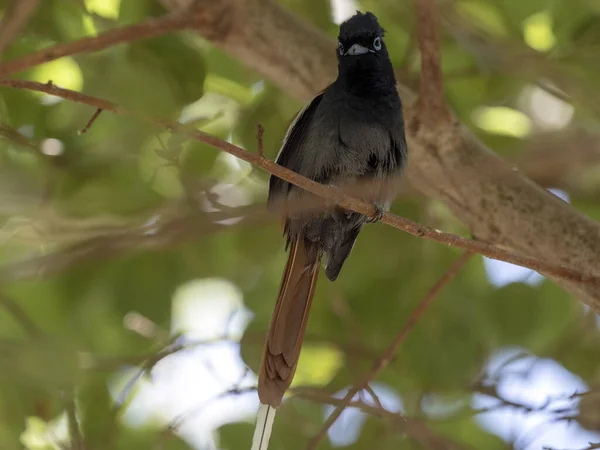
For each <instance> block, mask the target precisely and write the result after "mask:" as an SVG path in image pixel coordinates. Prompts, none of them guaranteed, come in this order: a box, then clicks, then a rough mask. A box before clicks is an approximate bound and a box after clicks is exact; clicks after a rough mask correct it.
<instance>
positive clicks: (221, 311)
mask: <svg viewBox="0 0 600 450" xmlns="http://www.w3.org/2000/svg"><path fill="white" fill-rule="evenodd" d="M215 1H216V0H215ZM11 3H12V2H9V1H7V0H3V1H0V6H1V7H2V10H3V11H4V12H6V10H7V8H8V6H9V5H10V4H11ZM280 3H282V4H284V5H285V6H286V7H288V8H289V9H290V10H291V11H292V13H293V14H296V15H298V16H300V17H302V18H303V19H304V20H306V21H308V22H311V23H312V24H313V25H315V26H317V27H319V28H320V29H322V30H323V31H324V32H325V33H327V34H329V35H331V36H332V37H335V36H336V33H337V29H338V24H339V23H340V22H341V21H342V20H344V19H345V18H347V17H349V16H350V15H352V14H353V12H354V11H355V10H356V9H361V10H366V9H369V10H371V11H373V12H374V13H375V14H377V15H378V16H379V17H380V20H381V22H382V24H383V26H384V27H385V29H386V31H387V38H386V42H387V46H388V48H389V50H390V53H391V57H392V60H393V63H394V65H395V67H396V68H397V70H398V72H399V74H401V75H402V77H403V79H405V80H409V79H414V80H415V83H416V82H417V80H418V68H419V61H418V51H415V40H414V35H415V23H414V10H413V2H412V1H409V0H400V1H399V0H377V1H374V0H364V1H358V0H331V2H330V1H325V0H280ZM446 3H448V2H446ZM451 7H452V8H453V9H454V10H455V12H456V16H454V19H453V20H452V21H449V20H445V19H444V18H443V17H442V25H443V26H442V31H441V34H442V54H443V69H444V75H445V82H446V96H447V99H448V102H449V103H450V105H451V106H452V108H453V109H454V110H455V111H456V113H457V115H458V116H459V118H460V119H461V120H462V121H463V122H464V123H465V124H467V125H468V126H469V127H470V129H471V130H472V131H473V132H474V133H476V134H477V135H478V136H479V137H480V138H481V139H482V140H483V141H484V142H485V143H486V144H488V145H489V146H490V148H492V149H493V150H494V151H495V152H497V154H498V155H500V156H501V157H503V158H505V159H506V160H507V161H509V162H510V163H511V164H515V165H517V166H518V167H519V168H520V169H521V170H522V171H523V172H524V173H525V174H526V175H527V176H529V177H530V178H531V179H532V180H534V181H535V182H537V183H539V184H540V185H541V186H543V187H545V188H547V189H549V190H551V191H552V192H553V193H554V194H555V195H557V196H559V197H561V198H562V199H563V200H565V201H567V202H570V203H572V204H573V206H574V207H575V208H577V209H578V210H580V211H582V212H584V213H585V214H587V215H589V216H591V217H592V218H598V217H600V208H599V206H598V205H599V202H598V200H599V199H600V164H599V162H600V134H599V133H600V132H599V128H600V127H599V123H600V122H599V121H598V118H599V115H598V114H599V111H598V104H599V102H598V97H599V94H600V85H599V82H598V80H599V79H600V77H599V75H600V59H599V58H598V54H599V51H600V31H599V30H600V2H599V1H597V0H526V1H521V0H456V1H454V2H451ZM165 13H166V10H165V9H164V6H163V5H161V4H160V3H159V2H157V1H155V0H42V1H40V2H39V5H38V7H37V9H36V10H35V12H34V14H33V15H32V17H31V18H30V20H29V21H28V23H27V25H26V26H25V27H24V28H23V30H22V31H21V33H20V34H19V35H18V37H17V38H16V39H15V40H14V41H13V42H12V43H11V45H10V46H9V47H8V48H7V49H6V50H5V52H4V55H3V58H4V59H11V58H17V57H20V56H23V55H26V54H28V53H31V52H34V51H36V50H38V49H40V48H43V47H47V46H51V45H54V44H56V43H60V42H69V41H74V40H77V39H81V38H83V37H86V36H93V35H95V34H98V33H102V32H105V31H107V30H110V29H113V28H116V27H122V26H127V25H131V24H134V23H137V22H140V21H143V20H146V19H148V18H151V17H158V16H162V15H164V14H165ZM298 39H299V41H298V42H301V39H302V38H301V37H299V38H298ZM334 50H335V48H332V58H334V57H335V56H334V54H335V53H334ZM290 51H293V49H290ZM18 77H20V78H23V79H28V80H36V81H40V82H42V83H46V82H48V81H49V80H52V82H53V83H54V84H55V85H58V86H61V87H64V88H68V89H72V90H76V91H82V92H85V93H87V94H90V95H94V96H98V97H101V98H106V99H110V100H112V101H114V102H116V103H118V104H119V105H122V106H123V107H125V108H128V109H130V110H134V111H138V112H142V113H144V114H151V115H157V116H162V117H168V118H172V119H177V120H180V121H182V122H185V123H190V124H193V125H195V126H197V127H198V128H200V129H201V130H203V131H205V132H207V133H211V134H214V135H216V136H219V137H220V138H222V139H225V140H228V141H231V142H233V143H235V144H236V145H239V146H241V147H244V148H246V149H248V150H250V151H256V148H257V142H256V137H255V136H256V126H257V124H258V123H261V124H262V125H263V126H264V127H265V130H266V131H265V134H264V145H265V155H266V156H268V157H270V158H274V157H275V155H276V154H277V151H278V149H279V144H280V142H281V139H282V137H283V135H284V133H285V131H286V128H287V126H288V124H289V122H290V121H291V120H292V119H293V117H294V115H295V113H296V112H297V111H298V110H299V109H300V108H301V106H302V104H300V103H298V102H297V101H296V100H294V99H293V98H292V96H290V95H288V94H287V93H286V92H283V91H282V90H280V89H279V88H277V87H276V86H275V85H274V84H273V83H272V82H271V81H270V80H266V79H263V78H262V77H261V76H260V75H259V74H257V73H255V72H253V71H251V70H249V69H247V68H246V67H245V66H244V65H243V64H242V63H240V62H238V61H236V60H234V59H232V58H231V57H229V56H228V55H226V54H225V53H223V52H222V51H220V50H219V49H217V48H215V47H214V46H212V45H211V44H210V43H209V42H207V41H205V40H203V39H202V38H201V37H200V36H199V35H198V34H195V33H193V32H178V33H171V34H169V35H165V36H163V37H160V38H155V39H151V40H147V41H141V42H137V43H130V44H121V45H117V46H114V47H110V48H108V49H105V50H103V51H100V52H97V53H92V54H82V55H78V56H76V57H65V58H61V59H59V60H56V61H53V62H50V63H47V64H42V65H39V66H37V67H35V68H33V69H30V70H27V71H26V72H23V73H20V74H19V75H18ZM93 112H94V110H93V109H92V108H90V107H86V106H82V105H76V104H73V103H70V102H68V101H63V100H60V99H58V98H55V97H51V96H48V95H46V94H40V93H34V92H28V91H16V90H11V89H8V88H1V89H0V160H1V164H0V241H1V245H0V260H1V266H0V280H1V281H2V285H1V286H0V364H1V365H0V448H2V449H17V448H26V449H30V450H46V449H63V448H86V449H109V448H118V449H138V448H139V449H169V450H175V449H186V448H193V449H217V448H218V449H231V450H237V449H242V448H249V447H250V442H251V436H252V431H253V427H254V423H253V421H254V417H255V413H256V410H257V407H258V399H257V396H256V392H255V391H253V390H252V388H253V387H254V386H255V383H256V369H257V366H258V363H259V360H260V352H261V348H262V345H263V339H264V335H265V333H266V329H267V326H268V322H269V319H270V316H271V312H272V308H273V304H274V301H275V297H276V295H277V290H278V287H279V281H280V277H281V273H282V270H283V267H284V265H285V260H286V254H285V252H284V248H283V246H284V241H283V239H282V238H281V230H280V227H279V224H278V223H277V221H276V220H275V218H273V217H264V218H263V219H264V220H261V221H260V222H259V223H253V224H250V225H249V224H246V223H245V222H244V221H243V220H242V219H241V217H240V214H241V213H239V212H238V213H236V209H235V208H241V209H238V210H237V211H242V210H244V209H243V208H244V207H245V206H248V205H253V204H256V205H261V204H263V203H264V201H265V199H266V193H267V191H266V187H267V174H265V173H264V172H262V171H260V170H258V169H255V168H252V167H251V166H250V165H249V164H247V163H245V162H243V161H240V160H237V159H235V158H234V157H232V156H230V155H227V154H225V153H222V152H219V151H217V150H215V149H213V148H211V147H209V146H207V145H204V144H201V143H198V142H191V141H189V140H186V139H183V138H180V137H178V136H175V137H174V136H171V135H170V133H168V132H166V131H165V130H159V129H156V128H154V127H150V126H148V125H146V124H143V123H141V122H139V121H135V120H132V119H128V118H124V117H121V116H115V115H111V114H110V113H106V112H104V113H102V114H101V115H100V116H99V118H98V119H97V120H96V122H95V123H94V124H93V126H92V127H91V128H90V130H89V131H87V132H86V133H85V134H78V130H81V129H82V128H83V127H84V126H85V124H86V122H87V121H88V119H89V118H90V117H91V115H92V114H93ZM465 183H468V180H465ZM244 211H246V210H244ZM393 212H395V213H397V214H400V215H402V216H404V217H407V218H410V219H412V220H415V221H418V222H421V223H425V224H427V225H430V226H432V227H435V228H438V229H441V230H444V231H449V232H454V233H459V234H463V235H468V230H467V229H465V227H464V226H463V225H462V224H461V223H460V222H459V221H458V220H457V219H456V218H454V217H453V216H452V214H450V212H449V211H448V209H447V208H446V207H445V206H444V205H443V204H441V203H439V202H436V201H433V200H430V199H427V198H425V197H423V196H422V195H420V194H419V193H418V192H416V191H415V190H414V189H411V187H410V186H405V188H404V189H403V191H402V193H401V195H400V197H399V198H398V200H397V201H396V203H395V204H394V205H393ZM225 213H229V217H228V218H224V217H227V215H226V214H225ZM210 214H217V215H214V216H211V215H210ZM214 217H218V218H219V219H218V221H217V222H218V223H217V224H216V226H213V227H206V226H200V225H199V224H198V226H196V223H197V222H198V223H204V225H206V220H211V221H214V220H217V219H215V218H214ZM207 218H208V219H207ZM458 256H459V252H457V251H455V250H454V249H451V248H448V247H446V246H443V245H439V244H435V243H432V242H428V241H423V240H420V239H416V238H414V237H412V236H409V235H407V234H404V233H401V232H399V231H398V230H395V229H392V228H390V227H386V226H385V225H382V224H374V225H371V226H368V227H366V228H365V230H364V231H363V232H362V234H361V237H360V239H359V240H358V243H357V244H356V246H355V248H354V251H353V254H352V255H351V257H350V258H349V260H348V262H347V264H346V266H345V267H344V270H343V272H342V274H341V276H340V278H339V279H338V280H337V281H336V282H335V283H329V282H328V281H326V279H325V278H324V277H323V278H321V282H320V283H319V285H318V288H317V293H316V296H315V300H314V303H313V307H312V312H311V316H310V321H309V326H308V330H307V337H306V341H305V345H304V350H303V352H302V356H301V360H300V365H299V368H298V371H297V374H296V378H295V381H294V387H297V388H304V387H305V388H310V389H313V390H318V392H321V393H325V394H327V395H333V396H336V397H341V396H342V395H343V394H344V392H345V391H346V390H347V389H348V387H349V386H351V385H352V383H353V381H355V380H356V379H357V377H361V376H363V375H364V374H365V373H366V371H367V370H368V368H369V367H370V365H371V364H372V362H373V361H374V360H375V359H376V358H377V357H378V356H379V355H380V354H381V353H382V351H383V350H384V348H385V347H386V346H387V345H388V344H389V342H390V341H391V340H392V339H393V338H394V336H395V335H396V333H397V332H398V331H399V330H400V328H401V327H402V325H403V323H404V321H405V320H406V319H407V318H408V316H409V314H410V313H411V311H412V309H413V308H414V307H415V306H416V305H417V303H418V302H419V300H420V299H421V298H422V297H423V296H424V295H425V294H426V292H427V291H428V289H429V288H430V287H431V286H432V285H433V284H434V283H435V282H436V281H437V280H438V279H439V278H440V277H441V276H442V275H443V273H444V272H445V270H446V269H447V268H448V267H449V266H450V265H451V264H452V262H453V261H454V260H455V259H456V258H457V257H458ZM599 354H600V331H599V322H598V320H597V317H596V314H594V313H593V312H592V311H590V310H588V309H587V308H585V307H584V306H583V304H582V303H580V302H579V301H578V300H577V299H576V298H574V297H572V296H571V295H570V294H568V293H566V292H565V291H564V290H562V289H561V288H559V287H557V286H556V285H554V284H553V283H552V282H550V281H548V280H546V279H545V278H543V277H542V276H540V275H539V274H537V273H534V272H532V271H530V270H528V269H523V268H520V267H516V266H512V265H509V264H506V263H501V262H497V261H492V260H488V259H486V258H482V257H480V256H476V257H474V258H472V259H471V260H470V261H469V262H468V263H467V265H466V266H465V267H464V268H463V269H462V271H461V272H460V273H459V275H458V276H457V277H456V279H455V280H453V281H452V282H451V283H450V284H448V285H447V286H446V287H445V288H444V290H443V291H442V292H441V293H440V295H439V297H438V298H437V300H436V302H435V303H434V305H433V306H432V307H431V309H430V310H428V311H427V312H426V314H425V315H424V316H423V317H422V318H421V319H420V321H419V322H418V324H417V326H416V327H415V329H414V331H413V332H412V333H411V335H410V336H409V337H408V339H407V340H406V341H405V342H404V343H403V344H402V346H401V348H400V350H399V351H398V352H397V354H396V355H395V358H394V359H393V361H392V362H391V363H390V365H389V367H388V368H387V369H386V370H385V371H384V372H383V373H382V374H381V375H380V376H378V377H377V379H376V380H375V381H374V382H373V383H372V389H373V391H374V392H375V393H376V394H377V396H378V397H379V399H380V401H381V405H382V406H381V407H383V408H385V409H387V410H388V411H391V412H394V413H398V414H402V415H405V416H406V417H409V418H412V419H415V420H418V421H419V423H422V424H424V426H425V429H426V433H427V436H428V438H427V439H424V440H420V441H419V442H417V441H415V439H413V437H411V433H407V432H406V430H405V429H404V427H403V426H401V425H399V424H398V423H397V422H394V421H390V420H386V419H385V418H381V417H373V416H367V415H366V414H364V413H361V412H360V411H359V410H357V409H348V410H346V411H345V412H344V413H343V415H342V417H341V418H340V419H339V420H338V421H337V423H336V424H335V425H334V426H333V427H332V429H331V430H330V433H329V435H328V439H327V440H325V441H323V442H322V443H321V446H320V448H322V449H331V448H349V449H350V448H353V449H368V448H377V449H420V448H429V449H433V450H436V449H445V448H458V449H485V450H493V449H513V448H514V449H523V450H525V449H526V450H534V449H538V450H539V449H542V448H546V447H548V448H552V449H573V450H576V449H580V448H581V449H583V448H600V447H593V444H589V443H590V442H591V443H595V442H600V415H599V413H598V411H600V396H598V395H596V394H597V392H598V391H596V389H597V387H598V383H599V382H600V361H599V358H598V355H599ZM357 400H361V401H363V402H365V403H367V404H372V405H376V403H375V402H374V400H373V398H372V396H371V395H370V394H369V393H361V395H360V396H359V397H358V398H357ZM330 412H331V407H330V406H328V405H325V404H323V403H320V402H318V401H314V400H309V399H306V398H302V397H301V396H290V398H288V399H287V400H286V402H285V403H284V406H283V407H282V408H281V410H280V412H279V413H278V415H277V420H276V423H275V430H274V434H273V437H272V441H271V447H270V448H272V449H273V450H276V449H286V450H293V449H302V448H305V447H306V445H307V443H308V441H309V440H310V438H311V437H312V436H314V435H315V434H316V433H317V432H318V430H319V429H320V427H321V426H322V424H323V422H324V420H325V419H326V417H327V415H328V414H329V413H330ZM79 439H83V442H84V447H77V446H78V445H80V442H77V441H78V440H79ZM427 442H429V444H427Z"/></svg>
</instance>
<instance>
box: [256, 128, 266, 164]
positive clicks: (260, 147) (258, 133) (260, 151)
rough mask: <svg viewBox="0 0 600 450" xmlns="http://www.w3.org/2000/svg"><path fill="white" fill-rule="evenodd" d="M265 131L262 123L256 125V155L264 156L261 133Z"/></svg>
mask: <svg viewBox="0 0 600 450" xmlns="http://www.w3.org/2000/svg"><path fill="white" fill-rule="evenodd" d="M264 133H265V127H263V126H262V124H260V123H259V124H258V125H257V126H256V141H257V144H258V151H257V153H258V156H260V157H261V158H262V157H263V156H264V147H263V134H264Z"/></svg>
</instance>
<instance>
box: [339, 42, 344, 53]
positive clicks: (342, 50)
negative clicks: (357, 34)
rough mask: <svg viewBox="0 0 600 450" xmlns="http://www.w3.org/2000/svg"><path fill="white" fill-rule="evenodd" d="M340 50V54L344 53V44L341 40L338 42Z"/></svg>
mask: <svg viewBox="0 0 600 450" xmlns="http://www.w3.org/2000/svg"><path fill="white" fill-rule="evenodd" d="M338 52H339V53H340V55H343V54H344V46H343V45H342V43H341V42H338Z"/></svg>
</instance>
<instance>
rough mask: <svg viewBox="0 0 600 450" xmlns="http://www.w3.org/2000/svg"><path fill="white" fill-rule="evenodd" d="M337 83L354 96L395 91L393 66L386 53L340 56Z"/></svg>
mask: <svg viewBox="0 0 600 450" xmlns="http://www.w3.org/2000/svg"><path fill="white" fill-rule="evenodd" d="M338 61H339V62H338V79H337V81H338V83H339V84H340V85H341V87H343V89H344V90H345V91H346V92H347V93H349V94H352V95H354V96H357V97H363V98H369V97H373V96H380V95H388V94H390V93H391V94H394V93H396V92H397V91H396V77H395V76H394V68H393V67H392V63H391V61H390V59H389V57H388V56H387V55H373V54H369V55H361V56H359V57H352V56H340V57H339V59H338Z"/></svg>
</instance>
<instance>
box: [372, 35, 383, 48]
mask: <svg viewBox="0 0 600 450" xmlns="http://www.w3.org/2000/svg"><path fill="white" fill-rule="evenodd" d="M373 48H374V49H375V50H381V39H379V36H378V37H376V38H375V40H374V41H373Z"/></svg>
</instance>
